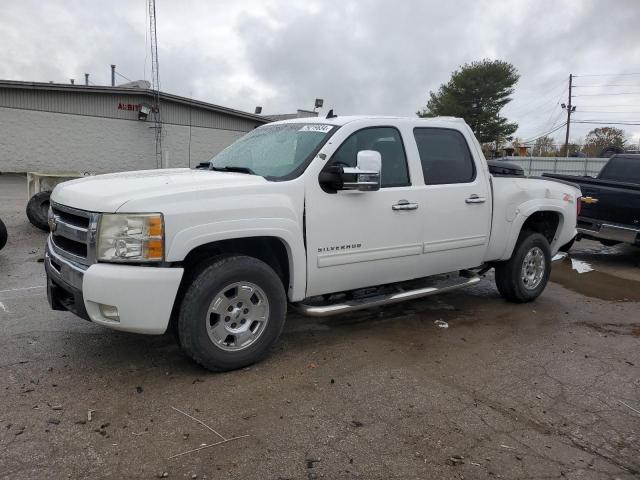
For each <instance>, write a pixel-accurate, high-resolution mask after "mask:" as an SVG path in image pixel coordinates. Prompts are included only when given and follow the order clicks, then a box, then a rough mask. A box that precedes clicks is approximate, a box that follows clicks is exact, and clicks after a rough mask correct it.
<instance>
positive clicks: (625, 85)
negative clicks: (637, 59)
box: [573, 83, 638, 88]
mask: <svg viewBox="0 0 640 480" xmlns="http://www.w3.org/2000/svg"><path fill="white" fill-rule="evenodd" d="M637 86H638V84H637V83H617V84H616V83H609V84H607V85H574V86H573V88H603V87H637Z"/></svg>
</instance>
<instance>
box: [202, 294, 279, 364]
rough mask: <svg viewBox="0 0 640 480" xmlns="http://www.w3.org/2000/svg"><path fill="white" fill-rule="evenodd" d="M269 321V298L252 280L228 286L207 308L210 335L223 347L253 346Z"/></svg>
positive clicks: (226, 348)
mask: <svg viewBox="0 0 640 480" xmlns="http://www.w3.org/2000/svg"><path fill="white" fill-rule="evenodd" d="M268 321H269V300H268V299H267V295H266V294H265V293H264V291H263V290H262V289H261V288H260V287H258V286H257V285H255V284H253V283H251V282H236V283H232V284H231V285H227V286H226V287H224V288H223V289H222V290H221V291H219V292H218V293H217V294H216V296H215V297H214V299H213V301H212V302H211V304H210V305H209V309H208V310H207V318H206V322H207V334H208V335H209V339H210V340H211V341H212V342H213V343H214V344H215V345H216V346H217V347H218V348H220V349H222V350H226V351H235V352H237V351H239V350H244V349H245V348H247V347H249V346H251V345H253V344H254V343H255V341H256V340H258V338H259V337H260V335H262V332H264V330H265V327H266V326H267V322H268Z"/></svg>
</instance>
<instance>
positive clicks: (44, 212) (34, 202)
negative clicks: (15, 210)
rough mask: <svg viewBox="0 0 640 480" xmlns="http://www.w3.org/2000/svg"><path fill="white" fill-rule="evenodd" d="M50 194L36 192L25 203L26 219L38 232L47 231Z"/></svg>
mask: <svg viewBox="0 0 640 480" xmlns="http://www.w3.org/2000/svg"><path fill="white" fill-rule="evenodd" d="M50 197H51V192H48V191H47V192H38V193H36V194H35V195H34V196H33V197H31V198H30V199H29V203H27V218H28V219H29V221H30V222H31V225H33V226H34V227H38V228H39V229H40V230H45V231H47V232H48V231H49V223H48V216H49V198H50Z"/></svg>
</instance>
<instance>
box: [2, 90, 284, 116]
mask: <svg viewBox="0 0 640 480" xmlns="http://www.w3.org/2000/svg"><path fill="white" fill-rule="evenodd" d="M0 88H9V89H23V90H42V91H57V92H78V93H103V94H111V95H113V94H120V95H121V94H133V95H143V96H148V97H150V98H153V96H154V91H153V90H151V89H148V88H140V87H136V86H127V85H121V86H115V87H110V86H105V85H78V84H70V83H49V82H24V81H17V80H0ZM160 100H164V101H168V102H174V103H180V104H183V105H188V106H190V107H195V108H201V109H203V110H209V111H212V112H217V113H225V114H227V115H233V116H236V117H241V118H245V119H247V120H252V121H256V122H260V123H269V122H270V121H271V120H270V119H269V118H268V117H264V116H262V115H255V114H253V113H248V112H243V111H241V110H236V109H233V108H228V107H222V106H220V105H214V104H212V103H207V102H202V101H200V100H194V99H191V98H186V97H181V96H179V95H173V94H171V93H166V92H160Z"/></svg>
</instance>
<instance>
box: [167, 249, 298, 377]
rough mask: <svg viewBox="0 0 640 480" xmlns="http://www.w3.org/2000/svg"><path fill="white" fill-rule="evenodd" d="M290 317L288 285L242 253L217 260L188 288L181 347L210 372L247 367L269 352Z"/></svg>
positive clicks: (182, 314) (180, 325)
mask: <svg viewBox="0 0 640 480" xmlns="http://www.w3.org/2000/svg"><path fill="white" fill-rule="evenodd" d="M286 313H287V297H286V293H285V291H284V287H283V285H282V281H281V280H280V277H278V275H277V274H276V273H275V272H274V270H273V269H272V268H271V267H270V266H269V265H267V264H266V263H264V262H262V261H260V260H258V259H255V258H252V257H247V256H241V255H233V256H223V257H217V258H215V259H213V260H212V261H211V264H210V265H209V266H208V267H206V268H204V269H203V270H202V271H201V272H200V273H198V274H197V275H196V276H195V277H194V279H193V281H192V282H191V284H190V285H189V286H188V287H187V289H186V292H185V295H184V298H183V300H182V304H181V305H180V309H179V314H178V336H179V339H180V345H181V347H182V349H183V350H184V352H185V353H186V354H187V355H188V356H189V357H190V358H192V359H193V360H194V361H195V362H196V363H199V364H200V365H202V366H203V367H204V368H206V369H208V370H212V371H228V370H236V369H238V368H242V367H246V366H248V365H251V364H253V363H256V362H258V361H259V360H261V359H262V358H264V357H265V356H266V355H267V354H268V353H269V349H270V348H271V346H272V345H273V344H274V343H275V342H276V341H277V340H278V337H279V336H280V333H281V332H282V328H283V327H284V322H285V316H286ZM227 314H228V315H227ZM245 316H246V317H245ZM260 319H265V320H264V321H263V320H260ZM254 329H255V331H254Z"/></svg>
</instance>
